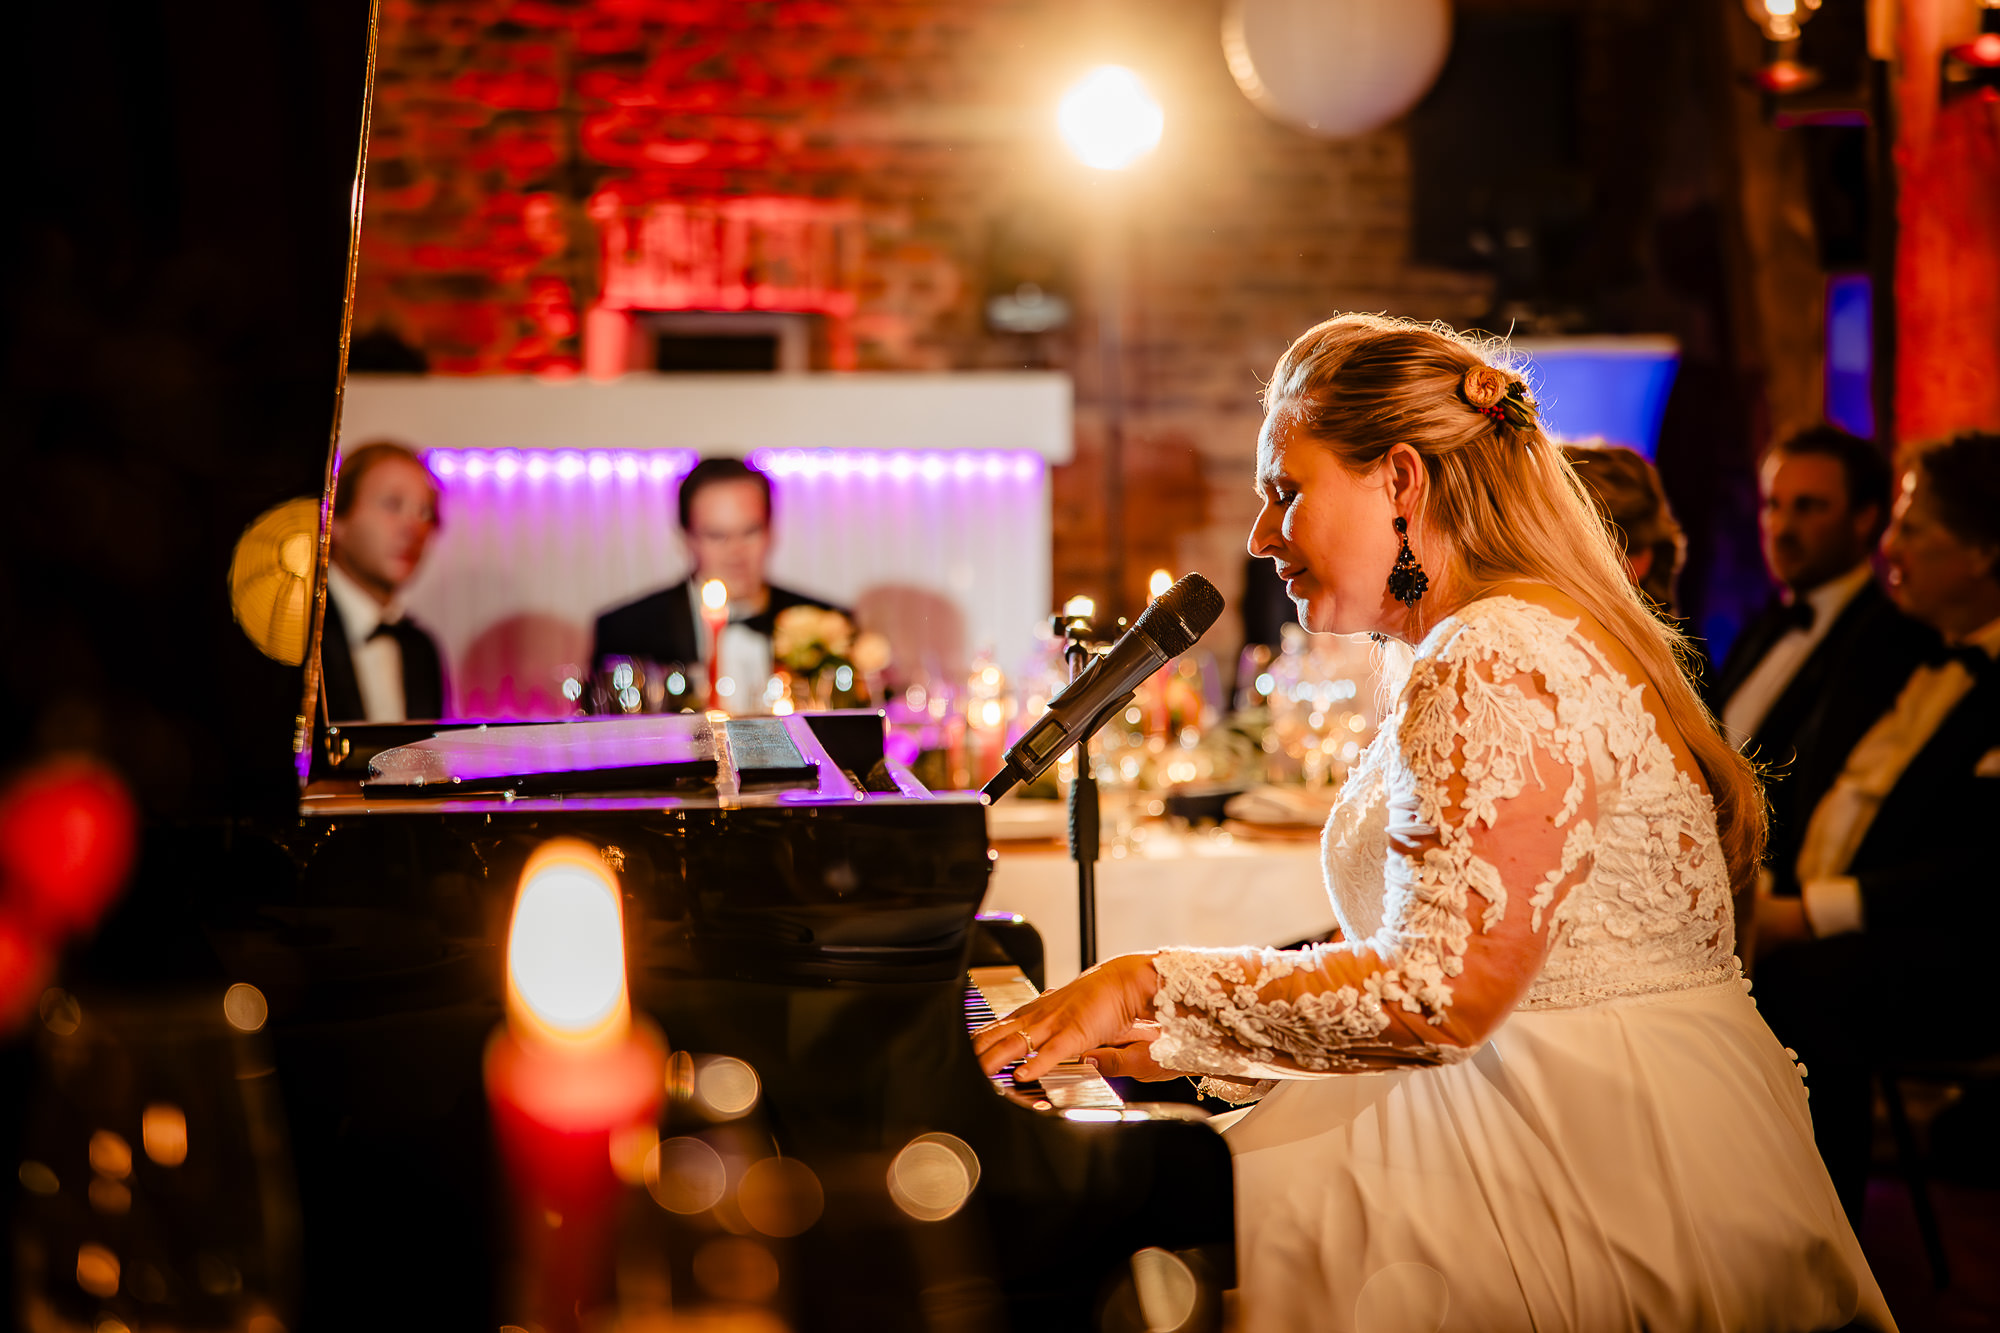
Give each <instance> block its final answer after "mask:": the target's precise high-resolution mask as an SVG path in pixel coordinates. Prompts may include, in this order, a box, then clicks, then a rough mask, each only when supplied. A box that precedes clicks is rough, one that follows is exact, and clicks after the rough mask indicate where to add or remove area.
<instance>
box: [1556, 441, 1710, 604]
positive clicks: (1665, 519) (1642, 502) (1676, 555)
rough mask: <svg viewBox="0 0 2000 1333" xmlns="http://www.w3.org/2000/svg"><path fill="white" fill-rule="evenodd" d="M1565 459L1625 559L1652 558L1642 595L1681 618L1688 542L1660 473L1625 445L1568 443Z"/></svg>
mask: <svg viewBox="0 0 2000 1333" xmlns="http://www.w3.org/2000/svg"><path fill="white" fill-rule="evenodd" d="M1563 456H1564V457H1566V458H1568V459H1569V462H1570V466H1571V467H1573V468H1575V469H1576V475H1577V477H1578V478H1579V479H1580V480H1581V481H1582V482H1583V484H1584V487H1585V488H1586V489H1587V490H1589V492H1590V497H1591V499H1592V500H1594V501H1596V503H1597V508H1598V510H1599V512H1601V513H1602V514H1603V515H1604V517H1605V519H1606V521H1608V522H1609V523H1610V524H1611V525H1612V529H1613V531H1612V535H1613V536H1614V537H1616V538H1617V539H1618V541H1619V542H1620V543H1621V544H1622V545H1623V546H1624V548H1625V554H1626V555H1627V556H1628V557H1629V556H1630V555H1631V554H1632V553H1633V552H1635V551H1651V552H1652V553H1653V564H1652V567H1651V568H1650V569H1648V570H1647V571H1646V576H1645V577H1644V578H1642V579H1640V580H1638V583H1639V591H1640V592H1643V593H1645V594H1646V596H1648V597H1650V598H1652V600H1653V601H1654V603H1655V604H1657V605H1658V606H1659V607H1660V608H1661V609H1662V610H1664V611H1666V612H1667V613H1668V614H1669V615H1673V614H1678V612H1679V609H1680V608H1679V606H1678V605H1677V603H1676V599H1675V596H1674V580H1675V579H1676V578H1678V577H1679V576H1680V572H1681V566H1682V565H1684V564H1686V563H1687V537H1686V536H1685V535H1684V534H1683V533H1682V532H1681V525H1680V524H1679V523H1678V522H1677V521H1675V519H1674V511H1673V507H1672V506H1671V505H1669V504H1668V503H1667V492H1666V489H1665V488H1664V487H1663V486H1661V485H1660V474H1659V473H1658V472H1655V471H1654V470H1653V465H1652V464H1651V463H1648V462H1647V461H1646V459H1645V456H1644V455H1643V454H1641V453H1639V452H1638V451H1637V450H1635V449H1627V448H1626V447H1625V446H1624V445H1622V444H1566V445H1564V446H1563Z"/></svg>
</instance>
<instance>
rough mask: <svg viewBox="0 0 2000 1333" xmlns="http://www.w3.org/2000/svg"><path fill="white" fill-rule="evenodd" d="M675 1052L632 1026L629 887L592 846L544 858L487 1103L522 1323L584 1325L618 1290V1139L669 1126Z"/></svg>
mask: <svg viewBox="0 0 2000 1333" xmlns="http://www.w3.org/2000/svg"><path fill="white" fill-rule="evenodd" d="M665 1071H666V1048H665V1044H664V1043H663V1042H662V1041H661V1039H660V1036H659V1034H658V1032H656V1031H655V1030H653V1028H652V1027H651V1026H650V1025H648V1024H644V1023H643V1022H642V1023H640V1024H636V1025H635V1024H634V1022H633V1020H632V1010H631V1001H630V998H629V996H628V993H627V990H626V984H625V935H624V920H623V912H622V910H621V907H620V896H619V892H618V884H617V880H616V879H615V877H614V876H613V875H612V873H611V870H610V868H609V867H607V866H606V865H605V864H604V862H603V861H602V860H601V859H600V858H599V857H598V855H597V853H596V852H595V851H594V850H593V849H592V848H590V847H589V846H587V845H586V844H584V843H580V842H575V841H570V840H558V841H555V842H551V843H548V844H546V845H544V846H543V847H541V848H540V849H538V850H537V851H536V852H535V854H534V855H533V856H531V857H530V858H529V859H528V864H527V866H526V868H525V869H524V870H523V871H522V874H521V891H520V894H519V896H518V897H517V898H516V899H515V902H514V920H513V924H512V927H511V929H510V931H509V934H508V941H507V1021H506V1023H504V1024H503V1025H501V1026H500V1027H499V1028H498V1029H496V1030H495V1031H494V1033H493V1037H492V1039H491V1040H490V1041H489V1042H488V1043H487V1046H486V1094H487V1099H488V1102H489V1104H490V1106H491V1107H492V1112H493V1125H494V1135H495V1138H496V1140H497V1142H498V1144H499V1149H500V1155H501V1158H502V1160H503V1162H504V1163H505V1165H506V1170H507V1176H508V1180H509V1183H510V1184H511V1186H512V1189H513V1195H514V1203H515V1222H516V1235H517V1241H516V1244H517V1246H518V1256H517V1262H516V1263H515V1264H513V1265H512V1269H513V1271H514V1273H515V1274H516V1275H517V1277H518V1281H519V1285H518V1287H517V1289H516V1290H515V1291H513V1292H511V1293H508V1299H509V1300H511V1301H515V1302H518V1303H520V1305H521V1306H523V1307H524V1308H522V1309H521V1310H519V1311H518V1312H510V1318H511V1317H512V1316H513V1314H514V1313H518V1315H519V1316H520V1319H518V1320H515V1322H521V1321H523V1320H532V1321H533V1322H534V1323H536V1324H539V1325H541V1326H542V1327H544V1328H547V1329H551V1330H554V1329H575V1328H578V1327H580V1321H581V1319H582V1316H583V1315H584V1314H585V1313H587V1312H589V1311H590V1310H591V1309H592V1308H593V1307H597V1306H601V1305H603V1304H605V1303H606V1302H608V1301H609V1300H610V1298H611V1292H612V1267H613V1247H612V1243H611V1242H612V1239H613V1237H612V1234H611V1233H612V1226H613V1224H614V1222H615V1220H616V1217H617V1212H618V1202H619V1193H620V1191H621V1190H622V1189H623V1188H624V1187H625V1186H624V1182H622V1181H621V1180H620V1178H619V1173H618V1171H617V1170H616V1167H615V1165H614V1152H616V1151H617V1150H618V1148H619V1146H620V1141H621V1140H623V1139H626V1138H627V1137H628V1136H629V1135H630V1134H631V1133H632V1132H634V1131H638V1132H641V1133H643V1132H644V1131H645V1130H647V1129H650V1128H651V1127H652V1126H654V1125H655V1124H656V1123H657V1122H658V1118H659V1108H660V1099H661V1095H662V1093H663V1091H664V1089H665Z"/></svg>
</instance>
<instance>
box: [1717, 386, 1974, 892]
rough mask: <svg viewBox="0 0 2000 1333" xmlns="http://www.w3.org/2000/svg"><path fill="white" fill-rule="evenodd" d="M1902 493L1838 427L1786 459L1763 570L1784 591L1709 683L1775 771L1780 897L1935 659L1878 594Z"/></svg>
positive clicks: (1765, 478)
mask: <svg viewBox="0 0 2000 1333" xmlns="http://www.w3.org/2000/svg"><path fill="white" fill-rule="evenodd" d="M1889 480H1890V478H1889V465H1888V463H1887V462H1886V461H1885V460H1884V459H1883V457H1882V455H1881V453H1880V452H1879V451H1878V450H1877V449H1876V448H1875V446H1874V445H1872V444H1870V443H1869V442H1868V441H1866V440H1862V439H1858V438H1856V437H1855V436H1852V435H1849V434H1847V433H1846V432H1845V431H1841V430H1836V429H1834V428H1833V427H1831V426H1816V427H1814V428H1812V429H1810V430H1807V431H1805V432H1803V433H1801V434H1799V435H1795V436H1793V437H1792V438H1791V439H1788V440H1786V441H1785V442H1783V443H1782V444H1780V445H1778V446H1777V447H1776V448H1774V449H1772V450H1771V452H1770V453H1769V454H1768V455H1767V456H1766V457H1765V459H1764V465H1763V468H1762V469H1761V471H1760V473H1759V478H1758V481H1759V490H1760V492H1761V498H1762V501H1763V504H1762V508H1761V510H1760V521H1759V527H1760V530H1761V533H1762V536H1763V545H1764V562H1765V564H1766V565H1767V566H1768V567H1769V569H1770V571H1771V576H1772V577H1773V578H1774V579H1776V580H1777V582H1778V583H1779V585H1780V589H1779V592H1778V593H1777V595H1776V596H1774V597H1773V598H1772V600H1771V603H1770V604H1769V605H1768V606H1767V607H1766V608H1765V610H1764V612H1763V613H1762V614H1761V615H1760V616H1758V618H1757V619H1756V620H1754V621H1752V622H1751V623H1750V625H1749V626H1748V627H1747V628H1746V629H1745V630H1744V632H1743V635H1742V637H1741V638H1740V639H1739V640H1738V641H1737V642H1736V644H1735V646H1734V647H1733V648H1732V649H1731V651H1730V653H1729V656H1728V658H1727V659H1726V660H1725V661H1724V662H1723V664H1722V669H1721V670H1720V671H1719V672H1717V673H1716V674H1715V675H1714V677H1713V678H1712V680H1711V681H1710V684H1709V689H1708V704H1709V707H1710V708H1712V709H1713V710H1714V711H1715V714H1716V716H1717V717H1718V718H1720V719H1721V721H1722V725H1723V731H1724V733H1725V734H1726V735H1728V737H1729V738H1730V739H1731V740H1732V741H1734V742H1735V743H1736V745H1737V746H1738V748H1740V749H1741V750H1742V751H1743V752H1744V753H1745V754H1746V755H1748V756H1749V757H1750V758H1751V759H1752V760H1753V761H1755V762H1756V763H1758V764H1760V765H1762V766H1763V768H1764V783H1765V791H1766V795H1767V797H1768V799H1769V800H1770V804H1771V836H1770V843H1769V846H1768V848H1767V850H1766V858H1765V859H1766V864H1767V865H1769V866H1771V867H1772V868H1773V869H1774V871H1776V872H1777V873H1778V878H1779V881H1780V889H1779V891H1780V892H1784V891H1786V890H1785V884H1786V883H1787V877H1786V876H1785V874H1784V871H1785V869H1786V868H1787V867H1789V866H1790V865H1791V861H1792V858H1793V856H1794V855H1795V854H1796V853H1797V850H1798V839H1799V834H1800V832H1801V830H1802V826H1803V824H1804V820H1805V816H1806V815H1807V814H1809V813H1810V812H1811V811H1812V808H1813V805H1814V803H1815V802H1817V801H1818V800H1819V797H1820V796H1821V794H1822V793H1824V792H1825V791H1826V789H1827V788H1828V787H1829V786H1830V785H1831V784H1832V782H1833V779H1834V777H1835V775H1836V774H1838V773H1839V771H1840V765H1841V763H1842V761H1843V760H1845V758H1846V757H1847V752H1848V751H1849V750H1850V749H1852V748H1853V746H1854V742H1855V741H1857V740H1859V739H1860V738H1861V734H1862V732H1864V731H1866V730H1867V729H1868V727H1869V726H1870V725H1871V724H1872V723H1873V722H1874V721H1875V719H1876V718H1878V717H1880V716H1881V715H1882V713H1883V712H1884V711H1885V710H1886V709H1887V708H1888V707H1889V705H1890V703H1892V702H1893V701H1894V700H1895V697H1896V691H1897V690H1898V689H1899V688H1901V686H1902V683H1903V680H1904V678H1905V677H1907V676H1908V675H1909V674H1910V670H1911V669H1912V668H1913V667H1914V666H1915V665H1916V664H1917V663H1918V662H1919V661H1921V660H1922V659H1923V657H1924V655H1925V654H1926V653H1927V652H1929V651H1930V650H1931V649H1932V648H1933V647H1934V646H1935V641H1936V640H1935V635H1934V633H1933V632H1932V631H1931V630H1929V629H1928V628H1926V627H1924V626H1922V625H1919V624H1917V623H1915V622H1914V621H1912V620H1910V619H1909V618H1908V617H1906V616H1905V615H1903V613H1902V612H1900V611H1898V610H1897V609H1896V606H1895V604H1894V603H1893V602H1891V601H1890V600H1889V598H1888V597H1887V596H1886V595H1884V593H1883V592H1882V590H1881V589H1880V588H1879V587H1877V586H1876V583H1875V577H1874V569H1873V567H1872V566H1871V565H1870V563H1869V553H1870V552H1871V551H1872V550H1873V549H1874V546H1875V541H1876V538H1877V537H1879V536H1880V535H1881V532H1882V527H1883V522H1884V520H1885V519H1886V518H1887V517H1888V511H1889Z"/></svg>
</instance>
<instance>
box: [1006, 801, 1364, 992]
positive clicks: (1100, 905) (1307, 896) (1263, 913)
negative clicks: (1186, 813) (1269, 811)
mask: <svg viewBox="0 0 2000 1333" xmlns="http://www.w3.org/2000/svg"><path fill="white" fill-rule="evenodd" d="M996 846H997V847H998V849H999V853H1000V854H999V858H998V860H997V861H996V862H995V863H994V867H993V882H992V886H991V887H990V888H989V889H988V890H987V892H986V901H985V902H984V903H983V904H982V910H984V911H988V912H1015V913H1018V914H1019V915H1021V916H1023V917H1026V918H1027V919H1028V921H1029V922H1030V923H1032V924H1033V925H1034V927H1035V929H1036V930H1038V931H1040V932H1041V936H1042V943H1043V946H1044V947H1045V948H1046V950H1047V953H1048V984H1049V985H1051V986H1059V985H1061V984H1062V983H1063V982H1065V981H1068V980H1070V979H1071V978H1073V977H1074V976H1076V974H1077V972H1078V970H1079V969H1078V967H1077V938H1078V935H1077V914H1076V866H1075V865H1074V864H1073V863H1072V862H1071V861H1070V859H1069V855H1068V853H1067V852H1065V851H1063V850H1062V849H1061V848H1059V847H1057V846H1055V845H1053V844H1009V843H1004V842H1003V843H998V844H996ZM1335 924H1336V923H1335V921H1334V916H1333V907H1332V905H1331V904H1330V903H1328V901H1327V896H1326V886H1325V883H1324V881H1323V879H1322V877H1321V871H1320V862H1319V841H1318V839H1316V838H1312V839H1307V838H1299V839H1295V840H1294V839H1285V840H1271V841H1265V840H1261V839H1259V840H1254V841H1253V840H1251V839H1248V838H1243V837H1232V836H1230V835H1228V834H1226V833H1223V834H1218V833H1216V832H1215V831H1208V832H1202V833H1189V834H1178V835H1177V834H1174V833H1171V832H1168V831H1165V830H1156V831H1153V833H1152V836H1150V837H1147V838H1145V839H1144V841H1142V842H1138V843H1136V844H1135V845H1133V846H1132V847H1131V848H1130V849H1129V850H1128V852H1127V854H1126V855H1125V856H1124V857H1123V858H1120V859H1113V858H1112V857H1111V855H1110V851H1109V849H1107V850H1106V853H1105V859H1104V860H1102V861H1099V862H1098V863H1097V952H1098V957H1099V958H1100V959H1103V958H1109V957H1111V956H1112V955H1114V954H1121V953H1132V952H1135V951H1137V950H1141V949H1158V948H1162V947H1164V946H1167V945H1176V944H1184V945H1230V944H1290V943H1292V942H1294V941H1296V940H1302V939H1309V938H1311V937H1313V936H1317V935H1324V934H1325V933H1327V932H1328V931H1330V930H1332V929H1333V928H1334V926H1335Z"/></svg>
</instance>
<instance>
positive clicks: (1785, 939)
mask: <svg viewBox="0 0 2000 1333" xmlns="http://www.w3.org/2000/svg"><path fill="white" fill-rule="evenodd" d="M1883 552H1884V555H1885V556H1886V557H1887V563H1888V577H1889V587H1890V590H1891V592H1892V593H1893V594H1894V596H1895V598H1896V602H1897V604H1898V605H1899V606H1901V607H1902V608H1903V610H1905V611H1907V612H1908V613H1909V614H1910V615H1911V616H1913V617H1915V618H1916V619H1917V620H1920V621H1922V622H1923V623H1924V624H1926V625H1928V626H1930V627H1932V628H1934V629H1936V630H1937V631H1938V632H1939V633H1940V634H1942V635H1943V641H1944V645H1945V646H1944V647H1943V648H1942V649H1941V650H1940V651H1939V652H1938V653H1937V654H1936V655H1935V657H1934V658H1933V660H1932V661H1931V662H1929V663H1927V664H1925V665H1923V666H1920V667H1918V668H1917V669H1916V670H1915V671H1914V672H1912V673H1911V674H1910V677H1909V679H1908V681H1907V683H1905V684H1904V685H1903V687H1902V689H1901V691H1900V693H1898V694H1897V696H1896V700H1895V705H1894V707H1892V708H1891V709H1890V711H1889V712H1888V713H1887V714H1886V715H1884V716H1883V717H1882V718H1881V719H1880V720H1878V721H1877V722H1876V723H1875V724H1874V725H1873V726H1872V727H1870V728H1869V729H1868V731H1867V733H1866V734H1865V735H1864V736H1862V737H1861V740H1860V742H1859V743H1858V744H1856V745H1855V746H1854V748H1853V750H1852V751H1851V752H1850V753H1849V754H1848V756H1847V760H1846V763H1845V765H1844V766H1843V767H1842V768H1841V770H1840V775H1839V778H1838V779H1837V780H1836V781H1835V782H1834V784H1833V786H1832V788H1831V789H1830V790H1829V791H1828V792H1827V793H1826V794H1825V795H1824V796H1823V797H1822V798H1821V799H1820V801H1819V803H1818V805H1817V807H1816V808H1815V809H1814V810H1813V812H1812V818H1811V821H1810V823H1809V824H1808V825H1807V827H1806V831H1805V836H1804V839H1803V842H1802V844H1801V846H1800V848H1799V852H1798V858H1797V861H1796V863H1795V865H1794V866H1793V867H1792V871H1793V873H1794V874H1795V876H1796V879H1797V882H1798V883H1799V884H1800V885H1801V886H1802V891H1801V893H1800V895H1799V897H1797V898H1786V899H1780V898H1775V897H1764V898H1761V899H1760V901H1759V903H1758V913H1757V930H1758V950H1759V953H1760V954H1762V955H1763V956H1762V957H1761V958H1760V960H1759V962H1758V965H1757V996H1758V1001H1759V1005H1760V1007H1761V1008H1762V1009H1763V1012H1764V1014H1765V1017H1766V1018H1767V1019H1769V1021H1770V1024H1771V1027H1772V1030H1773V1031H1775V1032H1776V1033H1777V1034H1778V1037H1779V1038H1780V1039H1781V1040H1782V1041H1784V1042H1786V1043H1787V1044H1789V1045H1790V1046H1792V1047H1794V1048H1795V1049H1796V1050H1797V1051H1798V1052H1799V1059H1800V1061H1801V1062H1802V1063H1803V1064H1804V1065H1805V1066H1806V1067H1807V1069H1808V1070H1809V1071H1810V1075H1809V1083H1810V1085H1811V1088H1812V1110H1813V1132H1814V1136H1815V1137H1816V1138H1817V1139H1818V1141H1819V1147H1820V1154H1821V1156H1822V1157H1824V1158H1825V1159H1826V1165H1827V1170H1828V1171H1829V1172H1830V1173H1831V1174H1832V1176H1833V1181H1834V1185H1835V1186H1836V1187H1837V1188H1838V1189H1839V1191H1840V1196H1841V1201H1842V1202H1843V1204H1845V1205H1846V1207H1847V1211H1848V1215H1849V1216H1850V1217H1858V1216H1859V1214H1860V1209H1861V1201H1862V1195H1863V1189H1864V1186H1865V1185H1866V1182H1867V1172H1868V1155H1869V1144H1870V1138H1871V1125H1870V1121H1871V1114H1870V1107H1871V1095H1870V1087H1869V1073H1870V1066H1871V1062H1873V1061H1876V1060H1879V1059H1880V1058H1882V1057H1883V1056H1884V1055H1888V1054H1898V1055H1902V1056H1905V1057H1916V1058H1923V1057H1945V1056H1949V1057H1953V1058H1956V1057H1961V1056H1976V1055H1981V1054H1986V1053H1990V1052H1993V1051H1995V1050H2000V1034H1996V1033H1995V1032H1994V1031H1993V1030H1992V1029H1991V1028H1990V1027H1988V1026H1987V1025H1985V1024H1981V1023H1977V1022H1968V1021H1964V1020H1963V1017H1962V1016H1963V1015H1966V1014H1969V1013H1977V1012H1978V1008H1976V1007H1975V1006H1977V1005H1979V1004H1981V1003H1982V1002H1983V1000H1984V998H1985V988H1986V985H1987V981H1986V976H1985V972H1986V969H1987V968H1988V967H1989V966H1991V963H1990V960H1989V955H1990V953H1991V941H1992V939H1993V936H1994V933H1995V932H1996V931H2000V893H1995V891H1994V876H1993V870H1992V856H1993V852H1992V847H1993V839H1994V827H1993V825H1994V817H1995V815H1996V814H2000V670H1996V669H1995V666H1994V659H1995V658H1996V657H2000V435H1966V436H1961V437H1960V438H1958V439H1957V440H1954V441H1952V442H1951V443H1950V444H1947V445H1942V446H1939V447H1938V448H1936V449H1934V450H1932V451H1930V452H1928V453H1925V454H1923V455H1921V456H1919V457H1918V459H1917V461H1916V464H1915V466H1914V467H1913V468H1912V469H1911V471H1910V473H1909V474H1908V475H1907V476H1906V477H1905V478H1904V479H1903V490H1902V493H1901V495H1900V496H1899V498H1898V499H1897V501H1896V516H1895V521H1894V522H1893V523H1892V524H1891V526H1890V528H1889V535H1888V538H1887V540H1886V541H1885V542H1884V543H1883ZM1884 960H1894V961H1893V963H1890V962H1885V961H1884ZM1885 968H1886V969H1894V970H1899V971H1901V972H1902V973H1903V974H1905V975H1915V976H1916V977H1917V978H1918V979H1917V980H1914V981H1913V982H1911V983H1910V984H1908V985H1906V986H1904V987H1902V988H1901V993H1900V994H1890V993H1887V992H1885V991H1884V990H1883V988H1882V980H1883V978H1884V977H1886V976H1888V975H1890V971H1887V970H1885ZM1911 968H1915V969H1917V972H1916V973H1915V974H1912V973H1911V972H1910V969H1911ZM1913 1006H1914V1008H1913Z"/></svg>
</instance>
